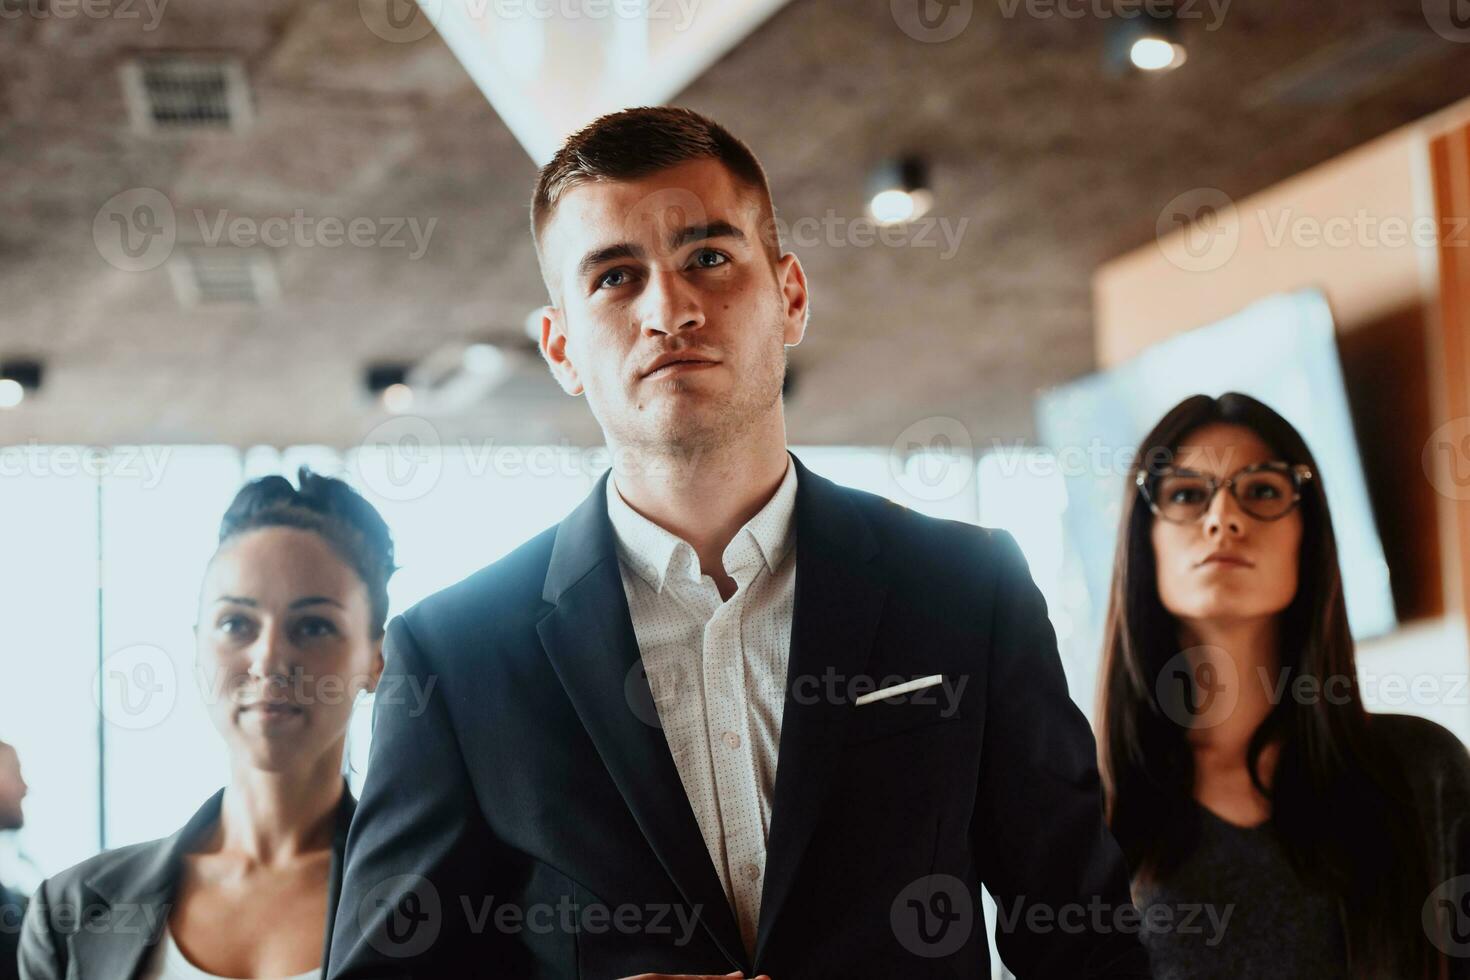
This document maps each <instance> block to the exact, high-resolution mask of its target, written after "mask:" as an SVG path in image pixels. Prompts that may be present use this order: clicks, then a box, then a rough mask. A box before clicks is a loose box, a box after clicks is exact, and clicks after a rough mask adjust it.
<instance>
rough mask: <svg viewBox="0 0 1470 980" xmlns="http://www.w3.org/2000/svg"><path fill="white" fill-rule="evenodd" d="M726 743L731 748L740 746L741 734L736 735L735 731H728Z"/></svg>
mask: <svg viewBox="0 0 1470 980" xmlns="http://www.w3.org/2000/svg"><path fill="white" fill-rule="evenodd" d="M725 744H726V745H728V746H730V748H732V749H738V748H740V736H739V735H736V734H735V733H734V732H726V733H725Z"/></svg>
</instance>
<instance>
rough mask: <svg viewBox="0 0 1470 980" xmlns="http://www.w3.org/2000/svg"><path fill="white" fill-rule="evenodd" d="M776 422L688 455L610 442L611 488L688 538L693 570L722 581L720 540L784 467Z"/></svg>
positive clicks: (762, 501)
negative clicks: (757, 433)
mask: <svg viewBox="0 0 1470 980" xmlns="http://www.w3.org/2000/svg"><path fill="white" fill-rule="evenodd" d="M776 423H777V424H776V426H775V427H774V428H773V429H772V430H768V431H767V432H766V433H764V434H763V435H762V437H761V438H758V439H753V440H748V441H744V442H739V441H737V442H735V443H731V444H729V445H726V446H721V447H719V448H716V449H710V450H707V451H702V452H699V453H696V454H693V455H692V456H684V455H674V456H669V455H658V456H656V457H651V456H650V454H648V453H647V452H644V451H641V450H636V449H629V448H626V447H614V452H613V459H614V460H617V461H618V463H617V464H615V469H614V477H615V484H616V486H615V488H614V492H616V493H619V494H621V495H622V497H623V500H625V501H627V503H628V506H630V507H632V508H633V509H634V510H635V511H637V512H638V513H640V514H642V515H643V516H644V517H646V518H648V519H649V520H650V521H652V522H653V523H655V524H657V525H658V526H659V527H661V528H663V529H664V530H666V531H668V532H669V533H670V534H674V535H677V536H678V537H680V538H682V539H683V540H685V541H687V542H689V544H690V545H691V546H692V547H693V548H694V552H695V554H696V555H698V556H699V565H700V568H701V570H702V571H703V572H704V573H705V574H706V575H710V576H712V577H714V579H715V580H716V581H717V582H723V581H724V580H725V578H726V576H725V570H724V566H723V563H722V559H723V556H724V553H725V548H726V546H727V545H729V543H730V541H731V540H732V539H733V538H734V537H735V535H736V534H737V533H739V531H740V529H741V528H742V527H744V526H745V524H746V522H748V521H749V520H750V519H751V518H752V517H754V516H755V515H756V514H758V513H759V512H760V509H761V508H762V507H764V506H765V505H766V503H767V502H768V501H770V499H771V497H772V496H774V495H775V493H776V490H777V489H779V488H780V486H781V481H782V479H783V478H784V477H785V475H786V467H787V466H788V465H790V456H789V455H788V454H787V452H786V426H785V422H784V420H782V419H780V418H779V417H778V418H777V420H776Z"/></svg>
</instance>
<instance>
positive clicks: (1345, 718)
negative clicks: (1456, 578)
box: [1099, 393, 1470, 980]
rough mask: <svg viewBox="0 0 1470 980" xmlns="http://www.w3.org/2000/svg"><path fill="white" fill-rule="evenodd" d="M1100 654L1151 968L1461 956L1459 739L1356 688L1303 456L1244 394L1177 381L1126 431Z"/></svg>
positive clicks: (1457, 962)
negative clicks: (1373, 701) (1133, 431)
mask: <svg viewBox="0 0 1470 980" xmlns="http://www.w3.org/2000/svg"><path fill="white" fill-rule="evenodd" d="M1416 476H1417V474H1416ZM1102 669H1103V677H1102V685H1101V690H1100V692H1099V696H1100V705H1099V752H1100V755H1101V760H1100V761H1101V770H1102V774H1103V780H1104V789H1105V794H1106V801H1107V810H1108V818H1109V822H1110V824H1111V827H1112V831H1113V834H1114V836H1115V837H1116V838H1117V839H1118V842H1119V844H1120V845H1121V846H1122V847H1123V850H1124V853H1125V855H1126V856H1127V858H1128V861H1129V867H1130V868H1132V869H1133V873H1134V879H1133V892H1134V896H1133V897H1134V900H1135V902H1136V904H1137V905H1138V908H1139V911H1140V912H1141V913H1142V932H1143V939H1144V943H1145V945H1146V946H1147V947H1148V949H1149V953H1150V957H1151V959H1152V961H1153V969H1154V976H1155V977H1156V978H1159V980H1183V978H1206V977H1210V978H1213V977H1219V978H1230V980H1236V978H1247V977H1248V978H1254V977H1290V978H1293V980H1306V978H1317V977H1373V978H1378V977H1382V978H1393V980H1411V978H1413V980H1418V978H1426V977H1442V976H1462V975H1466V974H1467V973H1470V958H1467V957H1470V877H1461V876H1465V875H1467V873H1470V819H1467V817H1470V755H1467V753H1466V750H1465V747H1464V746H1463V745H1462V744H1461V743H1460V742H1459V740H1458V739H1456V738H1455V737H1454V736H1453V735H1452V734H1450V733H1449V732H1448V731H1446V730H1445V729H1444V728H1441V727H1440V726H1438V725H1436V724H1434V723H1432V722H1430V721H1427V720H1423V719H1420V718H1415V717H1409V716H1406V715H1389V714H1373V715H1370V714H1368V713H1367V712H1366V711H1365V710H1364V707H1363V702H1362V700H1361V697H1360V695H1359V686H1358V677H1357V671H1356V667H1355V664H1354V654H1353V639H1352V635H1351V634H1350V633H1349V631H1348V620H1347V613H1346V607H1345V606H1344V604H1343V593H1342V578H1341V574H1340V572H1339V569H1338V559H1337V546H1336V543H1335V539H1334V537H1333V531H1332V521H1331V518H1330V516H1329V514H1328V511H1327V498H1326V496H1325V495H1324V492H1323V487H1322V479H1321V475H1320V472H1319V471H1318V469H1317V464H1316V462H1315V460H1314V459H1313V458H1312V454H1311V453H1310V451H1309V450H1308V449H1307V446H1306V444H1305V443H1304V442H1303V440H1302V438H1301V436H1300V435H1299V434H1298V433H1297V431H1296V430H1295V429H1294V428H1293V427H1292V426H1291V425H1290V424H1289V423H1288V422H1287V421H1286V420H1285V419H1283V418H1282V417H1281V416H1280V415H1278V414H1277V413H1276V412H1274V411H1273V410H1272V409H1270V408H1268V407H1267V406H1266V405H1264V404H1262V403H1261V402H1259V401H1257V400H1255V399H1253V398H1250V397H1248V396H1246V395H1241V394H1236V393H1230V394H1226V395H1223V396H1221V397H1219V398H1210V397H1207V396H1204V395H1197V396H1195V397H1192V398H1189V399H1186V400H1185V401H1183V402H1181V403H1180V404H1179V405H1177V406H1175V407H1174V408H1173V409H1172V410H1171V411H1170V412H1169V413H1168V414H1167V415H1165V416H1164V418H1163V419H1162V420H1161V421H1160V422H1159V423H1158V425H1157V426H1155V428H1154V430H1153V431H1152V432H1150V433H1149V434H1148V435H1147V436H1146V437H1145V438H1144V440H1143V443H1142V445H1141V447H1140V451H1139V454H1138V457H1137V463H1135V465H1134V467H1133V471H1132V472H1130V474H1129V479H1128V483H1127V497H1126V500H1125V502H1124V507H1123V516H1122V522H1121V528H1120V531H1119V538H1118V547H1117V552H1116V556H1115V560H1114V572H1113V584H1112V594H1111V597H1110V599H1109V606H1108V614H1107V625H1106V631H1105V648H1104V658H1103V668H1102Z"/></svg>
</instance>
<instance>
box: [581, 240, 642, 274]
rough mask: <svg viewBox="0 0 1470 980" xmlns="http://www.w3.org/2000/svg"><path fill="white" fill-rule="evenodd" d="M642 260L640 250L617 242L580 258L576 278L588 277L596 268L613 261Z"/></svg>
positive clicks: (635, 246) (627, 243)
mask: <svg viewBox="0 0 1470 980" xmlns="http://www.w3.org/2000/svg"><path fill="white" fill-rule="evenodd" d="M642 258H643V249H642V248H640V247H639V246H637V245H633V244H631V243H629V242H619V243H618V244H616V245H608V246H605V247H603V248H599V249H597V250H595V251H592V252H588V253H587V254H586V255H584V256H582V261H581V262H578V263H577V275H578V277H581V276H586V275H590V274H591V273H592V271H593V270H594V269H596V268H597V267H598V266H600V265H602V264H603V263H604V262H611V261H612V260H613V259H642Z"/></svg>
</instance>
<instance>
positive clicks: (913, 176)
mask: <svg viewBox="0 0 1470 980" xmlns="http://www.w3.org/2000/svg"><path fill="white" fill-rule="evenodd" d="M868 189H869V194H870V197H869V200H868V214H870V215H871V216H872V218H873V220H874V221H876V222H878V223H879V224H881V225H897V224H902V223H903V222H905V221H913V220H915V219H916V218H921V217H923V216H924V215H925V214H926V213H927V212H928V210H929V208H930V207H932V206H933V204H934V195H933V193H932V192H931V191H930V189H929V167H928V165H927V164H926V163H925V162H924V161H923V160H922V159H921V158H919V157H914V156H910V157H902V158H900V159H897V160H890V161H888V162H886V163H884V164H883V165H882V166H880V167H879V168H878V169H877V170H875V171H874V172H873V176H872V178H871V180H870V181H869V188H868Z"/></svg>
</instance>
